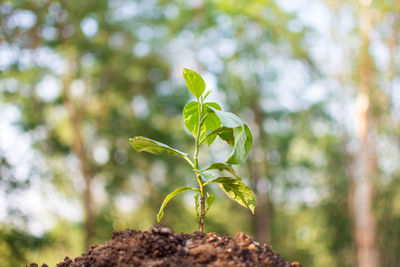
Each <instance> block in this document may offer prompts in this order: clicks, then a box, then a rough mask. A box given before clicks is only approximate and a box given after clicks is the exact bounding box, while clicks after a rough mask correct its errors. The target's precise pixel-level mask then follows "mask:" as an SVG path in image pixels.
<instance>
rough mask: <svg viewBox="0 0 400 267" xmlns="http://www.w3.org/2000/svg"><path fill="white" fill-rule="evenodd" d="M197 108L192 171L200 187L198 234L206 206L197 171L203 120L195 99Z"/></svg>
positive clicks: (199, 105) (202, 186)
mask: <svg viewBox="0 0 400 267" xmlns="http://www.w3.org/2000/svg"><path fill="white" fill-rule="evenodd" d="M197 108H198V113H199V121H198V124H197V125H198V127H197V133H196V137H195V140H194V143H195V148H194V157H193V161H194V169H195V172H196V177H197V182H198V184H199V187H200V210H201V211H200V221H199V232H203V231H204V219H205V217H206V205H205V202H206V201H205V195H204V185H203V181H202V180H201V176H200V172H199V171H198V170H197V169H198V166H199V161H198V155H199V147H200V143H199V138H200V130H201V124H202V122H203V120H202V119H201V117H202V114H201V109H202V107H201V104H200V102H199V100H198V99H197Z"/></svg>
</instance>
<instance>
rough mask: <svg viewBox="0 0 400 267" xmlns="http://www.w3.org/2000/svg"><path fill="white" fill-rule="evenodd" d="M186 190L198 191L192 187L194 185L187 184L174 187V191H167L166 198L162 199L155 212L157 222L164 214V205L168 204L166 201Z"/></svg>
mask: <svg viewBox="0 0 400 267" xmlns="http://www.w3.org/2000/svg"><path fill="white" fill-rule="evenodd" d="M186 190H195V191H199V189H197V188H194V187H188V186H184V187H179V188H178V189H176V190H175V191H174V192H172V193H169V194H168V195H167V196H166V198H165V199H164V201H163V203H162V204H161V207H160V210H159V211H158V214H157V222H160V220H161V218H162V217H163V216H164V208H165V206H166V205H167V204H168V202H169V201H170V200H171V199H172V198H173V197H174V196H176V195H177V194H179V193H181V192H183V191H186Z"/></svg>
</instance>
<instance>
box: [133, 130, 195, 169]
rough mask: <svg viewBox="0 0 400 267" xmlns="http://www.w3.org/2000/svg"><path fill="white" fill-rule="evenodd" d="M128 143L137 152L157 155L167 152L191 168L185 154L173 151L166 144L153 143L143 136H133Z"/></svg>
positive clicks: (153, 141)
mask: <svg viewBox="0 0 400 267" xmlns="http://www.w3.org/2000/svg"><path fill="white" fill-rule="evenodd" d="M129 143H130V144H131V146H132V147H133V148H134V149H135V150H136V151H137V152H142V151H146V152H150V153H153V154H157V155H158V154H161V153H163V152H164V151H167V152H168V154H171V155H176V156H180V157H182V158H183V159H185V160H186V161H187V162H189V164H190V165H191V166H193V163H192V162H191V161H190V159H189V158H188V157H187V156H188V155H187V154H186V153H184V152H181V151H179V150H177V149H174V148H172V147H170V146H167V145H166V144H163V143H160V142H158V141H155V140H153V139H150V138H147V137H144V136H135V137H133V138H130V139H129Z"/></svg>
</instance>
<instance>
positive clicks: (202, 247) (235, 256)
mask: <svg viewBox="0 0 400 267" xmlns="http://www.w3.org/2000/svg"><path fill="white" fill-rule="evenodd" d="M30 266H31V267H34V266H37V265H36V264H35V265H33V264H31V265H30ZM75 266H76V267H78V266H79V267H83V266H91V267H92V266H93V267H95V266H96V267H100V266H102V267H105V266H119V267H122V266H124V267H125V266H154V267H155V266H243V267H244V266H266V267H270V266H271V267H272V266H274V267H275V266H277V267H280V266H282V267H301V264H300V263H297V262H293V263H288V262H286V261H284V260H283V259H282V258H281V257H280V256H279V255H278V254H276V253H274V252H273V251H272V249H271V247H270V246H268V245H266V244H264V245H260V244H259V243H257V242H255V241H254V240H253V239H252V238H251V237H249V236H247V235H245V234H244V233H237V234H236V235H235V238H231V237H229V236H220V235H218V234H216V233H208V234H204V233H200V232H195V233H193V234H184V233H180V234H174V233H173V232H172V230H171V229H169V228H166V227H152V228H150V230H149V231H144V232H142V231H136V230H126V231H124V232H113V234H112V239H111V240H110V241H108V242H106V243H104V244H102V245H96V246H93V247H91V248H90V249H89V251H87V252H86V253H84V254H82V256H80V257H77V258H75V260H71V259H70V258H69V257H66V258H65V259H64V261H63V262H60V263H59V264H57V267H75Z"/></svg>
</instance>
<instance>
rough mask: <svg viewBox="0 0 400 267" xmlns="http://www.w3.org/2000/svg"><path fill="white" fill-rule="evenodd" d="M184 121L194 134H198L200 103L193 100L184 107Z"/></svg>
mask: <svg viewBox="0 0 400 267" xmlns="http://www.w3.org/2000/svg"><path fill="white" fill-rule="evenodd" d="M183 122H184V123H185V126H186V128H187V129H188V130H189V132H191V133H192V135H193V136H196V132H197V126H198V124H199V110H198V103H197V102H194V101H191V102H189V103H187V104H186V105H185V107H184V108H183Z"/></svg>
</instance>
